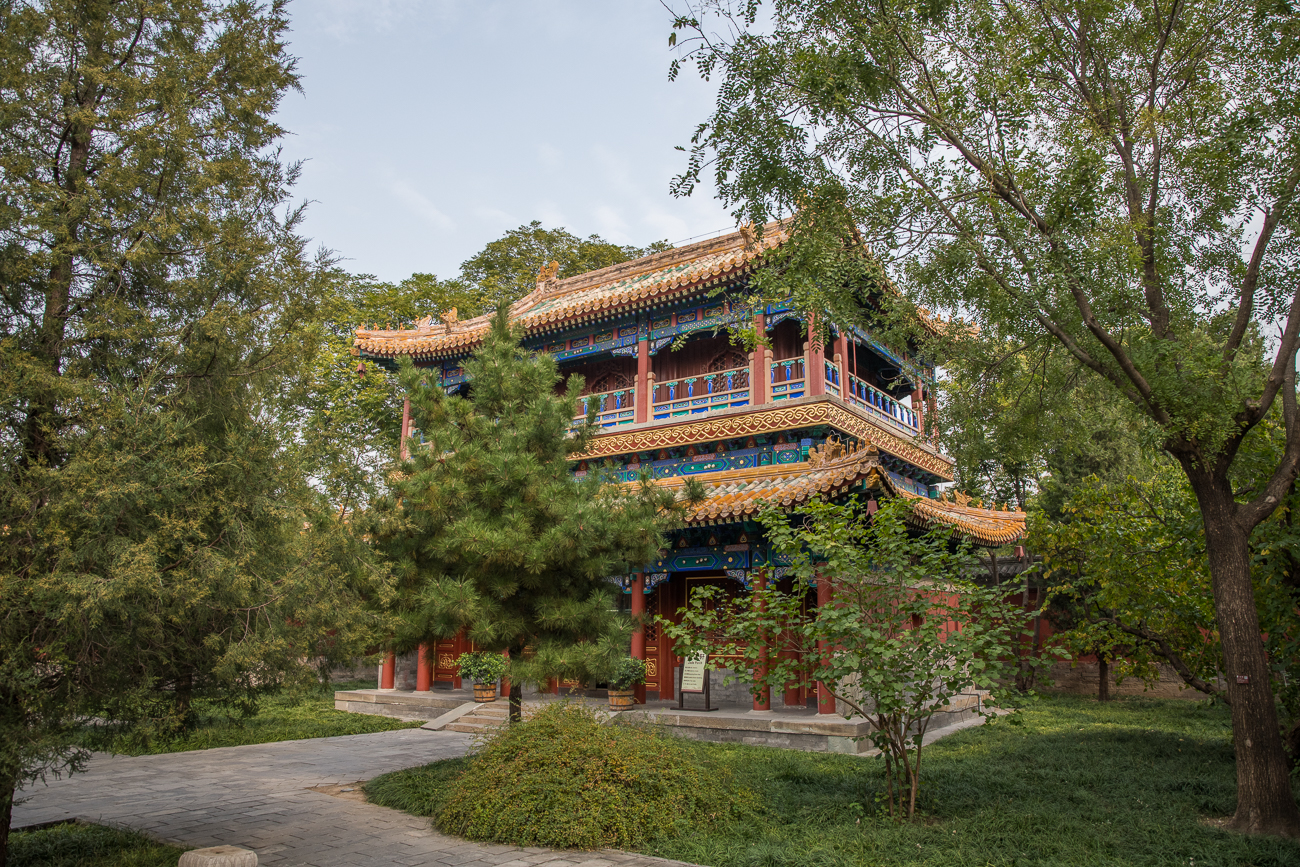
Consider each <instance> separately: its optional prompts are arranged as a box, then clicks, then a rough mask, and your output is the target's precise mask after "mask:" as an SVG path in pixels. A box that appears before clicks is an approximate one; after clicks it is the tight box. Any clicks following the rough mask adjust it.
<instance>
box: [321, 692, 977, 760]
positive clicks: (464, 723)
mask: <svg viewBox="0 0 1300 867" xmlns="http://www.w3.org/2000/svg"><path fill="white" fill-rule="evenodd" d="M983 699H984V694H983V693H972V694H969V695H962V696H959V697H958V698H957V699H956V700H955V701H954V702H953V703H952V704H950V705H948V707H946V708H944V709H942V710H940V711H938V712H937V713H936V714H935V715H934V718H933V719H932V720H931V722H930V728H929V730H928V731H927V733H926V734H927V737H926V740H927V741H928V740H931V739H932V738H933V737H938V736H940V735H942V734H946V733H947V732H948V731H949V730H953V731H955V730H956V729H959V728H966V727H967V726H968V725H970V724H973V723H975V722H978V720H979V716H980V710H981V708H982V703H983ZM558 700H561V699H560V698H559V697H558V696H555V695H539V694H537V693H535V692H530V693H529V694H527V695H526V696H525V709H526V710H527V709H529V708H536V707H538V706H539V705H540V704H542V703H544V702H550V701H558ZM570 700H577V701H587V702H590V703H592V704H593V705H594V706H596V707H597V708H599V709H601V710H604V709H605V702H604V701H603V700H601V699H593V698H586V699H581V698H580V699H570ZM687 701H688V702H695V703H698V702H699V701H700V697H699V696H694V695H693V696H691V697H690V698H688V699H687ZM505 704H506V701H505V699H504V698H498V699H497V701H495V702H492V703H489V704H484V705H479V706H478V710H476V708H475V705H474V701H473V694H472V692H471V691H470V690H431V691H429V692H413V691H408V690H379V689H361V690H348V691H343V692H336V693H335V694H334V707H335V708H337V709H338V710H346V711H352V712H353V713H372V714H379V715H381V716H393V717H398V718H400V719H412V720H414V719H426V720H429V721H430V722H429V723H428V724H427V725H426V726H425V728H428V729H431V730H433V731H442V730H449V731H466V732H468V731H477V730H481V729H482V728H483V727H486V725H490V724H491V723H485V722H484V721H482V720H478V717H479V716H484V715H485V714H486V715H487V716H491V717H493V718H499V719H501V721H502V722H504V708H505ZM498 705H499V706H500V707H501V712H500V713H493V712H492V711H495V710H496V706H498ZM751 707H752V705H744V704H740V703H735V702H724V703H720V704H719V706H718V709H717V710H714V711H703V710H691V709H678V707H677V704H676V702H675V701H651V702H649V703H647V704H642V705H637V707H636V708H635V709H633V710H627V711H623V712H621V713H616V714H611V717H612V720H611V721H612V722H614V723H619V722H628V723H635V722H641V723H650V724H653V725H658V726H662V727H663V728H665V729H666V730H667V731H668V732H670V733H671V734H673V735H676V736H678V737H684V738H690V739H692V740H701V741H713V742H716V743H741V744H752V745H754V746H765V747H777V748H780V749H787V750H802V751H804V752H831V753H847V754H850V755H865V754H868V753H871V752H873V751H874V750H873V748H872V746H871V742H870V741H869V740H868V739H867V736H868V735H869V734H870V733H871V724H870V723H868V722H867V721H866V720H863V719H861V718H857V719H853V720H849V719H845V718H844V717H842V716H840V715H838V714H822V713H817V711H816V710H814V709H811V708H804V707H782V708H780V709H776V710H770V711H756V710H752V709H751ZM489 709H491V710H489Z"/></svg>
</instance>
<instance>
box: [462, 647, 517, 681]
mask: <svg viewBox="0 0 1300 867" xmlns="http://www.w3.org/2000/svg"><path fill="white" fill-rule="evenodd" d="M456 665H457V666H458V667H459V668H460V676H461V677H466V678H469V679H470V680H472V681H474V682H475V683H496V682H497V680H498V679H500V677H501V675H503V674H505V673H506V658H505V657H504V656H502V655H501V654H499V653H483V652H481V651H476V652H474V653H462V654H461V655H460V656H459V657H457V659H456Z"/></svg>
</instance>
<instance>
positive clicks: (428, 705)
mask: <svg viewBox="0 0 1300 867" xmlns="http://www.w3.org/2000/svg"><path fill="white" fill-rule="evenodd" d="M473 700H474V693H473V691H472V690H468V689H458V690H445V689H437V690H429V691H428V692H414V691H411V690H399V689H346V690H339V691H338V692H336V693H334V709H335V710H346V711H349V712H351V713H368V714H374V715H375V716H391V717H396V718H398V719H407V720H416V719H426V720H430V719H437V718H438V717H440V716H442V715H443V714H445V713H446V712H447V711H449V710H454V709H455V708H458V707H460V706H461V705H463V704H464V703H465V702H467V701H471V702H472V701H473Z"/></svg>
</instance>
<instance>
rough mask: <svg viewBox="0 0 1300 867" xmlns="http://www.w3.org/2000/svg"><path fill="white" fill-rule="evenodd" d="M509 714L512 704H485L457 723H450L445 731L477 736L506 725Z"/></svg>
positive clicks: (478, 706)
mask: <svg viewBox="0 0 1300 867" xmlns="http://www.w3.org/2000/svg"><path fill="white" fill-rule="evenodd" d="M509 713H510V703H509V702H507V701H500V700H498V701H493V702H484V703H483V704H480V705H476V706H475V707H474V710H472V711H470V712H469V713H467V714H465V715H464V716H462V717H461V718H460V719H458V720H456V721H455V722H452V723H448V724H447V726H446V728H445V729H444V730H445V731H449V732H469V733H472V734H477V733H480V732H484V731H487V730H488V729H494V728H496V727H497V726H502V725H505V724H506V718H507V716H508V715H509Z"/></svg>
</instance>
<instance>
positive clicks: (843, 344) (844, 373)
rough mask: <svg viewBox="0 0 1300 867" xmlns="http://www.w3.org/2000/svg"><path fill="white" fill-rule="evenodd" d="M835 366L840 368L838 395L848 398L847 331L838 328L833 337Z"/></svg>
mask: <svg viewBox="0 0 1300 867" xmlns="http://www.w3.org/2000/svg"><path fill="white" fill-rule="evenodd" d="M835 366H836V367H838V368H839V370H840V397H841V398H842V399H844V400H848V394H849V333H848V332H847V331H845V330H844V329H843V328H841V329H840V336H839V337H837V338H835Z"/></svg>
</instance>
